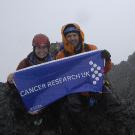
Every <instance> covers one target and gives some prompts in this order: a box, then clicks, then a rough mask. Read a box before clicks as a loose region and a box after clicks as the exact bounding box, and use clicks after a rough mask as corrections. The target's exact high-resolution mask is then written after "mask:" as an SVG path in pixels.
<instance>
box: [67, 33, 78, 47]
mask: <svg viewBox="0 0 135 135" xmlns="http://www.w3.org/2000/svg"><path fill="white" fill-rule="evenodd" d="M66 40H67V41H68V43H69V44H71V45H73V46H74V47H75V48H76V47H77V45H78V44H79V40H80V39H79V34H77V33H74V32H71V33H68V34H67V35H66Z"/></svg>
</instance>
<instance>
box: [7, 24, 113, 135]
mask: <svg viewBox="0 0 135 135" xmlns="http://www.w3.org/2000/svg"><path fill="white" fill-rule="evenodd" d="M61 34H62V44H63V47H62V48H61V49H60V52H58V54H57V56H56V59H62V58H64V57H69V56H72V55H76V54H80V53H83V52H87V51H92V50H96V49H97V47H96V46H95V45H92V44H87V43H85V42H84V33H83V31H82V30H81V29H80V27H79V26H78V25H77V24H67V25H65V26H63V27H62V30H61ZM32 45H33V51H32V52H31V53H30V54H29V55H28V56H27V57H26V58H25V59H24V60H22V61H21V62H20V63H19V65H18V67H17V70H19V69H22V68H26V67H29V66H32V65H37V64H41V63H44V62H48V61H51V60H52V58H51V56H50V54H49V49H50V41H49V39H48V37H47V36H45V35H43V34H38V35H35V37H34V38H33V41H32ZM102 57H103V58H104V59H105V68H104V73H105V74H106V73H107V72H109V71H110V70H111V65H112V63H111V55H110V53H109V52H108V51H107V50H103V51H102ZM7 80H8V81H7V82H8V83H9V84H12V83H13V74H10V75H9V77H8V79H7ZM91 95H93V93H89V92H87V93H78V94H72V95H69V96H66V97H64V98H63V99H62V100H61V101H60V102H62V104H61V105H60V106H59V105H58V106H57V105H56V107H55V109H59V110H60V111H61V112H63V114H65V116H66V117H67V119H66V118H65V116H64V117H63V115H61V114H59V116H60V117H59V119H60V124H61V126H62V130H63V131H62V132H63V134H64V135H69V134H70V135H71V134H85V131H84V130H83V129H84V128H82V123H85V121H87V120H86V119H84V118H83V116H82V115H83V114H84V113H85V112H86V113H87V111H86V109H84V106H86V108H89V101H90V100H91V97H92V96H91ZM54 104H55V103H54ZM61 112H60V113H61ZM65 123H68V126H67V125H65ZM84 125H85V124H84Z"/></svg>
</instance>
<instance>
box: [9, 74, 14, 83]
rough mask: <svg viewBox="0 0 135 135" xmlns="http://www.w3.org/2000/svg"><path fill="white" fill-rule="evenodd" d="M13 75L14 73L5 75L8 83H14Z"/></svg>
mask: <svg viewBox="0 0 135 135" xmlns="http://www.w3.org/2000/svg"><path fill="white" fill-rule="evenodd" d="M13 76H14V73H10V74H9V75H8V77H7V82H8V83H9V84H13V83H14V80H13Z"/></svg>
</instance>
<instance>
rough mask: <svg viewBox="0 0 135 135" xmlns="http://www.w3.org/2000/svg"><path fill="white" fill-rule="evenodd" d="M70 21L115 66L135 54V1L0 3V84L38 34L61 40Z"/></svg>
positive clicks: (15, 0)
mask: <svg viewBox="0 0 135 135" xmlns="http://www.w3.org/2000/svg"><path fill="white" fill-rule="evenodd" d="M71 22H75V23H78V24H79V25H80V26H81V28H82V30H83V31H84V33H85V42H87V43H92V44H95V45H97V47H98V48H99V49H107V50H109V51H110V53H111V55H112V61H113V63H115V64H118V63H119V62H120V61H122V60H127V58H128V56H129V55H130V54H132V53H133V52H134V51H135V0H0V46H1V49H0V63H1V64H0V81H4V82H5V81H6V77H7V75H8V74H9V73H10V72H14V71H15V69H16V67H17V65H18V63H19V62H20V60H22V59H23V58H25V57H26V56H27V55H28V53H29V52H30V51H31V50H32V45H31V42H32V38H33V36H34V35H35V34H37V33H43V34H46V35H48V37H49V38H50V41H51V42H56V41H61V27H62V25H65V24H66V23H71Z"/></svg>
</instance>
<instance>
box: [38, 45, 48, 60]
mask: <svg viewBox="0 0 135 135" xmlns="http://www.w3.org/2000/svg"><path fill="white" fill-rule="evenodd" d="M48 52H49V50H48V48H47V47H46V46H45V45H41V46H36V47H35V54H36V55H37V56H38V57H39V58H41V59H42V58H45V57H46V56H47V55H48Z"/></svg>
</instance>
